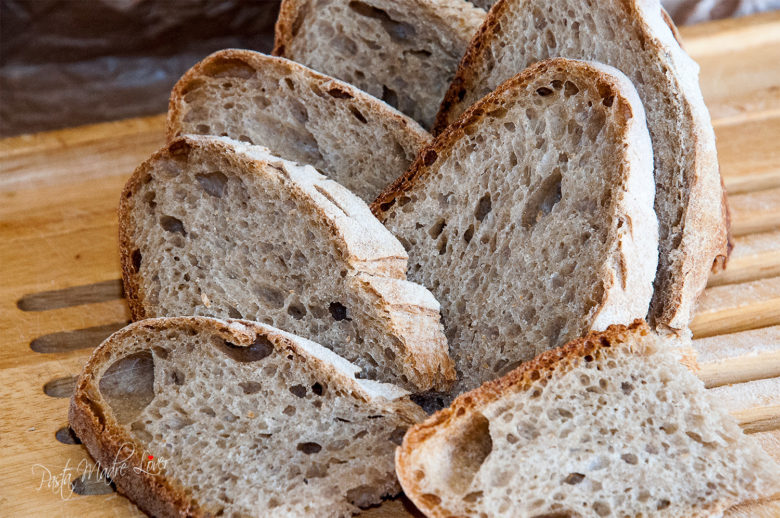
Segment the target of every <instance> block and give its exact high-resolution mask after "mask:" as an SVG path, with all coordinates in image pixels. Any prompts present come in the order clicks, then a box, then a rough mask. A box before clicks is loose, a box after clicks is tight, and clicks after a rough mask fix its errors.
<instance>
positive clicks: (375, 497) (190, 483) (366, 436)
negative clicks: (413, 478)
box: [69, 317, 425, 517]
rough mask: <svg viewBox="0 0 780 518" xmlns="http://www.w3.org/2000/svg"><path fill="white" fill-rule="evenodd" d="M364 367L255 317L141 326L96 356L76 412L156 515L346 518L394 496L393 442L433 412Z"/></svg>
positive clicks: (123, 485)
mask: <svg viewBox="0 0 780 518" xmlns="http://www.w3.org/2000/svg"><path fill="white" fill-rule="evenodd" d="M358 370H359V369H358V368H357V367H355V366H354V365H352V364H350V363H349V362H347V361H346V360H344V359H343V358H341V357H339V356H337V355H335V354H334V353H332V352H331V351H329V350H327V349H325V348H324V347H322V346H320V345H318V344H315V343H313V342H310V341H308V340H305V339H303V338H300V337H297V336H294V335H290V334H288V333H285V332H283V331H280V330H278V329H274V328H272V327H269V326H265V325H263V324H258V323H255V322H249V321H240V320H227V321H226V320H216V319H211V318H204V317H177V318H161V319H150V320H144V321H142V322H137V323H135V324H131V325H129V326H127V327H126V328H124V329H122V330H120V331H118V332H116V333H114V334H113V335H112V336H110V337H109V338H108V339H107V340H106V341H105V342H103V344H102V345H101V346H100V347H99V348H98V349H96V350H95V352H94V353H93V354H92V357H91V358H90V360H89V361H88V363H87V364H86V366H85V367H84V371H83V372H82V374H81V376H80V377H79V380H78V382H77V385H76V391H75V393H74V395H73V398H72V400H71V405H70V416H69V419H70V424H71V427H72V428H73V430H74V431H75V432H76V435H77V436H78V437H79V438H80V439H81V441H82V442H83V443H84V445H85V446H86V448H87V450H88V451H89V453H90V454H91V455H92V457H93V458H94V459H95V460H96V461H97V462H98V463H99V466H100V468H102V469H104V470H106V473H107V474H109V475H110V476H111V477H112V479H113V481H114V483H115V484H116V486H117V489H118V490H119V492H121V493H123V494H125V495H127V496H128V497H129V498H130V499H131V500H132V501H133V502H135V503H136V504H137V505H138V507H140V508H141V509H142V510H143V511H145V512H147V513H149V514H150V515H151V516H158V517H162V516H170V517H173V516H176V517H180V516H198V517H201V516H202V517H205V516H245V517H248V516H348V515H351V514H353V513H355V512H357V511H358V510H359V508H360V507H365V506H368V505H371V504H376V503H379V502H380V500H381V498H382V497H383V496H385V495H393V494H396V493H397V492H398V483H397V481H396V478H395V474H394V469H393V450H394V449H395V447H396V445H397V444H400V441H401V438H402V437H403V433H404V432H405V430H406V429H407V428H408V427H409V425H411V424H413V423H415V422H418V421H419V420H420V419H421V418H422V417H424V415H425V414H424V413H422V411H421V410H420V409H419V407H417V406H416V405H415V404H414V403H412V402H411V401H409V398H408V397H407V393H406V392H404V391H403V390H401V389H400V388H397V387H395V386H392V385H387V384H382V383H377V382H372V381H368V380H359V379H356V378H355V374H356V373H357V372H358ZM117 459H118V460H119V461H120V462H119V463H118V462H117Z"/></svg>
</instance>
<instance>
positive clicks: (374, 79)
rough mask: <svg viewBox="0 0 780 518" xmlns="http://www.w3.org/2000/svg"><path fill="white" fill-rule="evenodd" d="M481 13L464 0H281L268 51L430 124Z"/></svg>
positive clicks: (481, 15)
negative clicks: (341, 80)
mask: <svg viewBox="0 0 780 518" xmlns="http://www.w3.org/2000/svg"><path fill="white" fill-rule="evenodd" d="M484 18H485V11H483V10H482V9H478V8H475V7H474V6H473V5H472V4H471V3H469V2H466V1H465V0H395V1H387V0H333V1H329V2H319V1H315V0H284V1H283V2H282V7H281V10H280V12H279V19H278V21H277V22H276V36H275V42H274V51H273V52H274V54H275V55H278V56H284V57H286V58H289V59H292V60H294V61H298V62H299V63H303V64H304V65H307V66H310V67H312V68H314V69H315V70H319V71H320V72H324V73H326V74H330V75H332V76H335V77H338V78H339V79H343V80H344V81H347V82H348V83H352V84H354V85H355V86H357V87H358V88H360V89H362V90H365V91H366V92H368V93H370V94H371V95H373V96H375V97H379V98H381V99H382V100H384V101H387V103H389V104H390V105H392V106H394V107H396V108H398V109H399V110H401V111H402V112H404V113H406V114H407V115H409V116H410V117H412V118H413V119H415V120H417V121H419V122H420V124H422V125H423V127H425V128H430V127H431V126H432V124H433V120H434V117H435V115H436V110H437V108H438V107H439V104H440V103H441V100H442V98H443V97H444V94H445V92H446V91H447V87H448V86H449V84H450V81H451V80H452V78H453V76H454V74H455V70H456V69H457V67H458V61H460V58H461V57H462V56H463V52H464V51H465V50H466V47H467V46H468V43H469V40H470V39H471V37H472V36H473V35H474V33H475V32H476V30H477V28H478V27H479V25H480V24H481V23H482V20H484Z"/></svg>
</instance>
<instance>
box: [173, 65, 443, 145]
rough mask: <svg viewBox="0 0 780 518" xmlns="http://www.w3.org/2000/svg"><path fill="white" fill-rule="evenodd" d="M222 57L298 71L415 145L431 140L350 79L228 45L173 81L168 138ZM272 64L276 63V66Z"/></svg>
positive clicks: (336, 101)
mask: <svg viewBox="0 0 780 518" xmlns="http://www.w3.org/2000/svg"><path fill="white" fill-rule="evenodd" d="M220 60H239V61H241V62H243V63H246V64H247V65H249V66H251V67H252V68H254V69H255V70H256V71H257V72H258V73H260V74H265V73H268V71H269V70H274V71H275V70H278V68H276V67H279V68H282V69H285V70H286V71H288V72H289V74H296V75H298V76H299V77H302V78H304V79H306V80H307V81H308V83H309V84H310V85H312V84H317V85H318V86H320V87H321V88H322V89H323V90H324V91H329V90H332V89H336V90H339V91H340V93H341V95H342V96H343V97H339V98H337V97H334V96H328V99H329V100H330V101H331V103H332V105H333V106H334V107H337V108H339V109H347V105H348V104H349V103H351V102H354V103H357V104H359V105H360V106H361V107H363V108H364V109H365V110H366V111H367V112H373V113H376V114H377V115H378V116H379V117H380V118H382V119H383V120H386V121H389V122H391V123H392V127H394V128H396V129H397V130H398V134H399V135H403V136H404V137H405V138H404V140H407V141H408V145H410V146H414V147H415V148H416V149H419V148H421V147H422V146H424V145H425V144H427V143H429V142H430V140H431V135H430V134H429V133H428V132H427V131H425V130H424V129H423V128H422V126H420V125H419V124H418V123H417V122H416V121H414V120H413V119H411V118H409V117H407V116H406V115H404V114H403V113H401V112H399V111H398V110H396V109H395V108H393V107H392V106H390V105H389V104H387V103H385V102H384V101H382V100H381V99H377V98H376V97H373V96H371V95H369V94H367V93H366V92H364V91H362V90H359V89H358V88H355V87H354V86H352V85H351V84H349V83H345V82H344V81H340V80H339V79H336V78H334V77H330V76H328V75H325V74H321V73H319V72H317V71H315V70H312V69H311V68H309V67H306V66H304V65H301V64H300V63H296V62H294V61H290V60H289V59H286V58H284V57H279V56H268V55H265V54H262V53H260V52H255V51H252V50H242V49H225V50H220V51H217V52H214V53H213V54H211V55H209V56H207V57H206V58H204V59H203V60H202V61H200V62H198V63H196V64H195V65H194V66H192V68H190V69H189V70H188V71H187V72H186V73H185V74H184V75H183V76H182V77H181V79H179V81H177V82H176V85H174V87H173V90H172V91H171V97H170V100H169V102H168V117H167V120H166V139H167V141H168V142H171V141H172V140H173V139H175V138H176V137H178V136H180V135H181V134H182V123H181V121H182V117H183V101H184V96H185V95H186V94H187V92H188V90H189V89H190V88H191V87H192V85H193V84H194V83H195V82H196V81H197V80H198V79H199V78H201V77H204V76H209V74H208V73H207V70H208V69H209V67H210V66H211V65H213V64H215V63H218V62H219V61H220ZM271 65H273V68H272V66H271ZM280 77H281V76H280ZM342 107H343V108H342ZM258 144H262V143H261V142H260V143H258Z"/></svg>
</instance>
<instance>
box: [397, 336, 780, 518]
mask: <svg viewBox="0 0 780 518" xmlns="http://www.w3.org/2000/svg"><path fill="white" fill-rule="evenodd" d="M671 351H672V349H670V348H669V347H668V345H667V344H665V343H664V341H663V340H662V339H661V338H660V337H659V336H658V335H656V334H654V333H653V332H651V331H650V329H649V328H648V326H647V325H646V324H645V323H644V322H635V323H634V324H632V325H631V326H630V327H628V328H627V327H624V326H611V327H609V328H608V329H607V330H606V331H604V332H602V333H591V334H590V335H588V336H587V337H586V338H584V339H578V340H575V341H573V342H571V343H569V344H567V345H566V346H564V347H561V348H559V349H554V350H551V351H547V352H545V353H543V354H542V355H540V356H539V357H537V358H536V359H535V360H533V361H531V362H528V363H525V364H523V365H522V366H520V367H519V368H517V369H516V370H515V371H513V372H511V373H509V374H508V375H506V376H505V377H503V378H501V379H498V380H495V381H493V382H490V383H486V384H485V385H483V386H482V387H480V388H479V389H477V390H474V391H472V392H469V393H467V394H463V395H461V396H460V397H458V398H457V399H456V400H455V402H454V403H453V404H452V406H450V407H449V408H447V409H445V410H443V411H441V412H439V413H437V414H435V415H433V416H431V417H430V418H429V419H428V420H426V421H425V422H423V423H421V424H419V425H416V426H414V427H412V428H411V429H410V430H409V431H408V432H407V434H406V436H405V438H404V442H403V445H402V446H401V448H399V449H398V450H397V451H396V470H397V473H398V477H399V479H400V481H401V485H402V487H403V489H404V491H405V493H406V495H407V496H408V497H409V498H411V499H412V501H413V502H414V503H415V504H416V505H417V506H418V507H419V508H420V509H421V510H422V511H423V512H424V513H425V514H426V516H429V517H431V518H433V517H446V516H491V517H501V516H507V517H515V516H539V517H541V516H556V517H557V516H560V517H575V516H577V517H600V516H645V517H652V516H665V517H704V516H719V515H720V514H719V513H722V512H723V510H724V509H726V508H727V507H729V506H731V505H733V504H735V503H738V502H741V501H744V500H752V499H759V498H762V497H769V496H771V495H772V494H773V493H775V492H778V491H780V467H779V466H778V465H777V464H776V463H775V462H774V461H773V460H772V459H771V458H769V457H768V456H767V455H766V454H765V453H764V452H763V451H762V450H761V448H760V446H759V445H758V444H757V443H755V442H754V441H753V440H752V439H751V438H750V437H749V436H746V435H744V434H743V433H742V431H741V430H740V428H739V426H738V425H737V423H736V421H735V420H734V418H733V417H731V416H730V415H729V414H728V412H727V411H726V410H725V409H724V408H723V407H721V406H720V405H719V404H718V401H717V399H716V398H714V397H713V396H712V395H710V394H708V391H706V390H705V389H704V385H703V384H702V382H701V381H699V380H698V379H697V378H696V377H695V376H694V375H693V374H692V373H691V372H690V371H688V370H687V369H686V368H685V367H683V366H682V365H681V364H680V363H679V362H678V361H677V360H676V358H675V356H674V355H673V353H672V352H671Z"/></svg>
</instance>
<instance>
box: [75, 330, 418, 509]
mask: <svg viewBox="0 0 780 518" xmlns="http://www.w3.org/2000/svg"><path fill="white" fill-rule="evenodd" d="M185 326H188V327H189V328H193V329H195V330H198V331H200V332H203V331H204V330H209V331H213V332H214V333H215V334H219V335H223V337H225V338H226V339H230V340H231V342H233V343H235V344H236V345H243V346H249V345H251V344H252V343H253V342H254V340H255V339H256V337H257V335H262V336H265V337H267V338H268V339H269V340H270V341H271V343H272V344H273V345H274V348H275V349H277V350H279V349H280V348H285V349H286V350H287V351H288V352H293V353H294V354H296V355H297V356H299V357H301V358H303V359H304V360H305V361H306V363H308V364H310V365H311V364H313V365H315V366H316V368H317V369H319V370H321V371H322V372H323V374H325V375H326V376H327V377H329V378H330V379H331V380H335V381H336V382H337V383H339V384H342V385H346V386H347V387H348V388H349V390H348V391H347V392H346V393H348V394H351V395H352V396H353V397H356V398H359V399H362V400H363V401H366V402H371V403H372V404H375V405H377V406H379V407H381V408H383V409H386V410H387V411H388V412H393V413H394V414H396V415H398V416H399V417H401V418H403V419H404V420H406V421H408V422H409V423H414V422H419V421H420V420H422V419H423V418H424V417H425V413H424V412H423V411H422V410H421V409H420V408H419V407H418V406H417V405H415V404H414V403H412V402H411V400H409V398H408V393H407V392H406V391H403V390H402V389H400V388H397V387H394V386H392V385H387V384H380V383H376V382H366V381H363V380H358V379H355V378H354V374H355V373H356V372H357V371H358V368H357V367H355V366H354V365H352V364H350V363H349V362H347V361H346V360H344V359H343V358H340V357H338V356H336V355H335V353H333V352H332V351H330V350H328V349H325V348H324V347H322V346H320V345H318V344H315V343H314V342H310V341H308V340H305V339H302V338H300V337H297V336H294V335H290V334H289V333H285V332H283V331H280V330H277V329H275V328H272V327H270V326H266V325H263V324H259V323H256V322H249V321H240V320H219V319H213V318H208V317H172V318H156V319H148V320H144V321H141V322H136V323H134V324H130V325H128V326H127V327H125V328H123V329H121V330H119V331H117V332H116V333H114V334H112V335H111V336H109V337H108V338H107V339H106V340H105V341H104V342H103V343H102V344H101V345H100V346H99V347H98V348H97V349H95V351H94V352H93V353H92V355H91V356H90V358H89V360H88V361H87V364H86V365H85V366H84V370H83V371H82V373H81V375H80V376H79V379H78V381H77V383H76V390H75V392H74V394H73V397H72V398H71V402H70V407H69V412H68V420H69V423H70V426H71V427H72V428H73V430H74V432H75V433H76V435H77V436H78V437H79V439H80V440H81V441H82V443H83V444H84V446H85V447H86V448H87V451H88V452H89V453H90V455H91V456H92V457H93V459H95V460H96V461H97V462H99V463H100V465H101V466H102V467H104V468H105V467H110V466H112V465H113V463H114V461H115V459H116V458H117V455H118V454H119V453H120V452H121V451H126V450H122V447H123V445H124V446H132V447H133V454H132V455H130V456H129V457H128V458H127V459H126V460H125V463H126V464H125V465H126V469H116V470H112V472H111V474H112V476H113V481H114V483H115V484H116V486H117V489H118V491H119V492H120V493H122V494H124V495H127V496H128V497H129V498H130V499H131V500H132V501H133V502H134V503H136V505H138V507H139V508H140V509H141V510H143V511H144V512H146V513H148V514H149V515H151V516H193V517H201V516H209V513H208V512H207V511H206V510H204V509H203V508H202V507H201V505H200V504H199V503H198V502H197V501H196V500H195V499H194V498H193V497H191V496H187V494H186V490H185V489H184V487H183V486H182V485H181V484H180V483H179V482H178V481H177V480H175V479H172V478H170V477H166V476H164V475H163V474H162V473H152V472H149V471H148V470H147V469H144V467H145V466H146V464H145V463H144V459H143V454H142V452H143V451H144V446H143V444H140V443H139V442H138V441H136V440H134V439H133V438H132V437H131V436H130V435H129V434H128V433H127V432H125V431H124V429H123V428H122V425H120V424H119V423H118V422H117V421H116V419H115V417H114V416H113V414H112V413H111V411H110V407H108V404H107V403H106V402H105V400H104V399H103V397H102V395H101V394H100V390H99V388H98V386H99V383H100V380H99V379H97V378H96V375H97V374H98V372H99V370H100V367H101V365H105V363H106V362H108V361H110V360H111V359H112V357H113V354H112V353H113V352H114V351H113V349H114V348H115V347H120V346H121V340H123V339H124V338H125V337H127V336H128V335H131V334H132V333H134V332H135V331H136V330H137V329H138V328H141V327H144V328H147V329H155V330H160V331H162V330H165V329H170V328H173V327H185ZM133 352H136V351H135V350H133V351H128V354H133ZM118 356H119V357H121V356H123V355H118ZM330 360H335V361H334V362H331V361H330ZM105 409H109V410H108V411H105ZM122 458H124V456H123V457H122Z"/></svg>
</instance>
